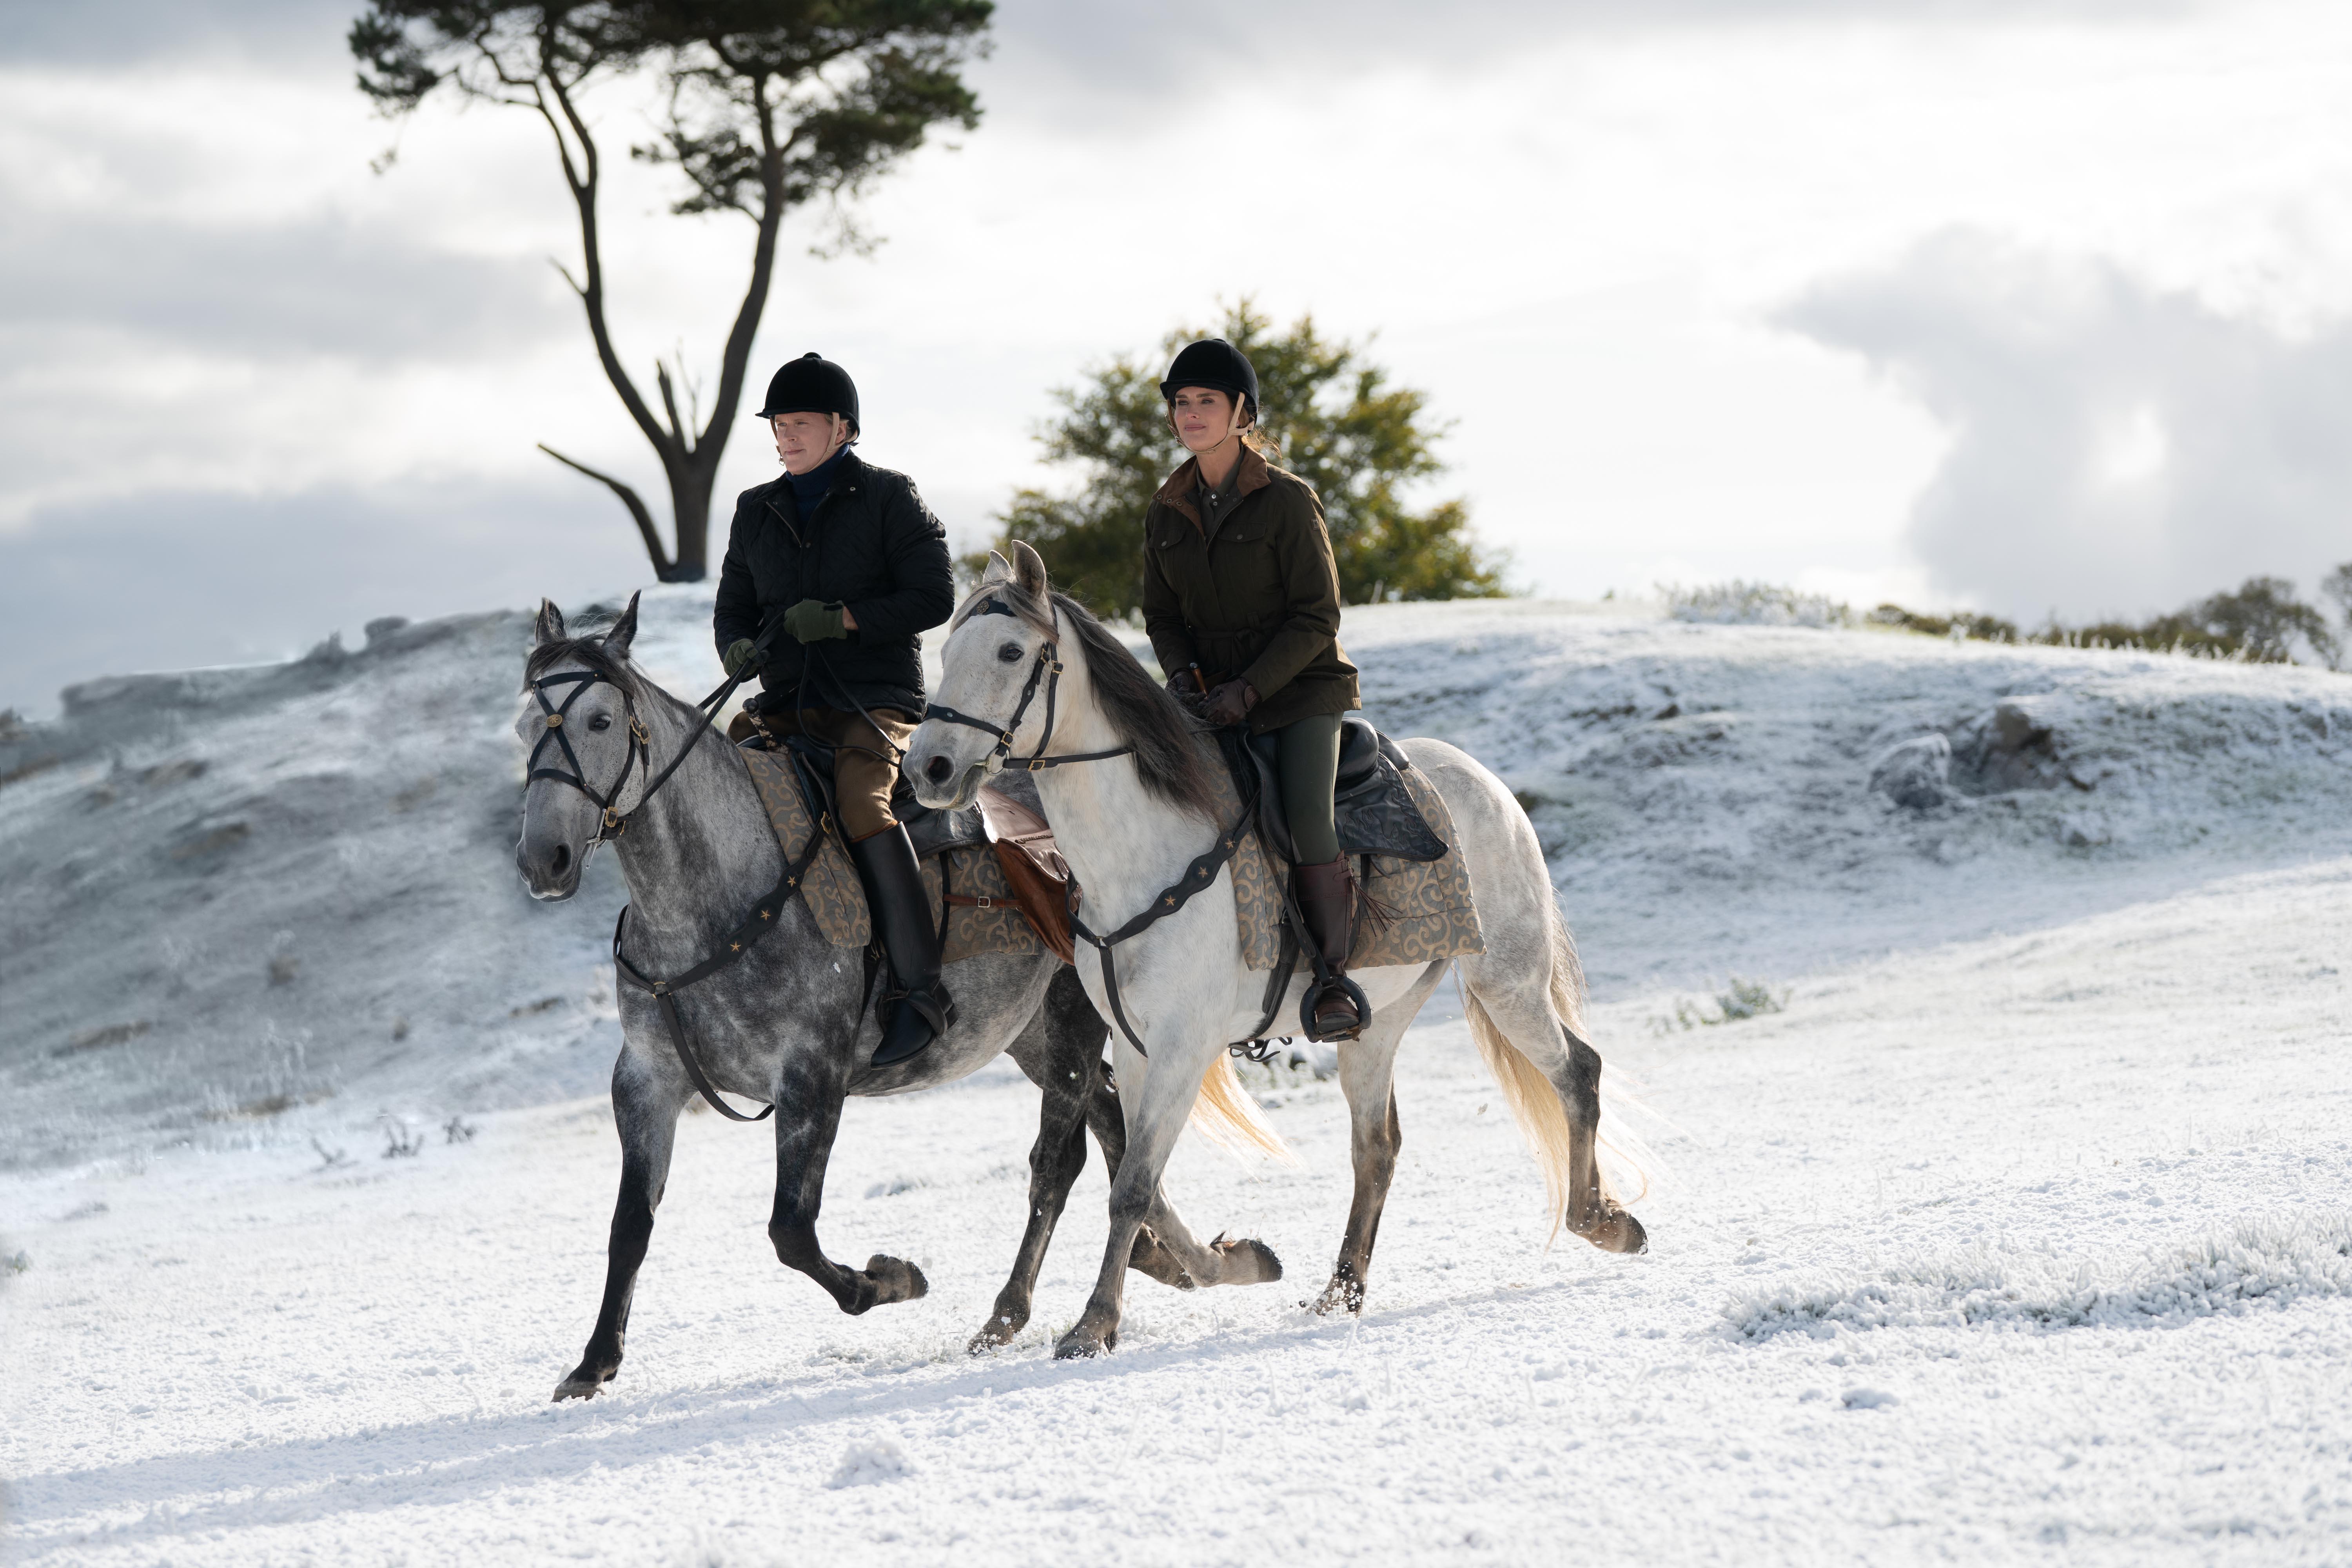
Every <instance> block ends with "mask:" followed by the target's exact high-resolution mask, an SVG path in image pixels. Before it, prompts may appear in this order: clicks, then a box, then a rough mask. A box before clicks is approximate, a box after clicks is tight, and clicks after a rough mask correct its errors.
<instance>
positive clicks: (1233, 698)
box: [1202, 680, 1257, 724]
mask: <svg viewBox="0 0 2352 1568" xmlns="http://www.w3.org/2000/svg"><path fill="white" fill-rule="evenodd" d="M1256 706H1257V692H1256V691H1255V689H1253V688H1252V687H1251V685H1250V683H1249V682H1248V681H1246V680H1228V681H1226V682H1225V683H1224V684H1223V686H1220V687H1218V688H1217V689H1215V690H1214V691H1212V692H1210V693H1209V701H1208V706H1207V708H1206V709H1205V710H1203V713H1202V716H1203V717H1205V718H1206V719H1207V720H1208V721H1209V722H1210V723H1212V724H1238V723H1240V722H1241V721H1243V720H1244V719H1246V718H1248V717H1249V710H1251V709H1253V708H1255V707H1256Z"/></svg>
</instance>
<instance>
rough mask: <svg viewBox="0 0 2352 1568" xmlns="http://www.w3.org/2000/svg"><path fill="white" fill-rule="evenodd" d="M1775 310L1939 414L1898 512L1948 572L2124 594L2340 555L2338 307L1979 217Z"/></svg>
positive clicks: (2341, 365)
mask: <svg viewBox="0 0 2352 1568" xmlns="http://www.w3.org/2000/svg"><path fill="white" fill-rule="evenodd" d="M1785 319H1786V320H1787V321H1788V322H1789V324H1790V325H1791V326H1793V327H1795V328H1797V329H1798V330H1800V331H1804V332H1807V333H1809V334H1811V336H1812V337H1814V338H1815V339H1817V340H1819V341H1820V342H1823V343H1826V344H1832V345H1835V346H1838V347H1842V348H1845V349H1850V350H1852V351H1853V352H1854V353H1859V354H1862V355H1864V356H1865V357H1866V358H1867V359H1868V360H1869V362H1870V363H1872V364H1873V365H1874V366H1875V367H1877V368H1878V369H1879V370H1880V371H1881V372H1882V373H1884V374H1886V375H1887V376H1888V377H1890V378H1891V379H1892V380H1893V381H1894V382H1895V384H1897V385H1898V386H1900V387H1902V388H1903V389H1904V390H1905V391H1906V393H1907V394H1908V395H1911V396H1914V397H1916V398H1917V399H1918V400H1919V401H1920V403H1921V404H1923V405H1925V406H1926V407H1927V408H1928V409H1929V410H1931V411H1932V412H1933V413H1934V415H1935V416H1936V417H1937V419H1938V420H1939V421H1940V422H1941V423H1942V424H1943V425H1944V426H1946V427H1947V428H1948V430H1949V431H1950V433H1951V438H1952V440H1951V447H1950V450H1949V452H1948V455H1947V456H1946V457H1945V458H1944V460H1943V462H1942V465H1941V466H1940V467H1939V468H1937V472H1936V475H1935V477H1934V479H1933V480H1932V482H1931V483H1930V484H1929V485H1928V486H1927V489H1926V490H1925V492H1924V493H1923V494H1922V495H1921V496H1920V498H1919V500H1918V502H1917V504H1916V508H1915V509H1914V510H1913V513H1912V517H1911V521H1910V525H1909V527H1910V542H1911V543H1912V545H1913V547H1914V548H1915V549H1916V552H1918V554H1919V556H1920V558H1921V559H1922V560H1923V561H1924V563H1926V565H1927V571H1928V573H1929V578H1930V582H1931V584H1932V585H1933V586H1934V587H1935V588H1936V589H1937V590H1940V591H1941V592H1942V593H1944V594H1947V595H1954V596H1957V597H1959V598H1963V599H1966V600H1968V601H1969V602H1970V603H1973V604H1975V605H1980V606H1983V607H1987V608H1990V609H1995V610H1999V611H2001V612H2003V613H2006V614H2009V615H2012V616H2030V617H2039V616H2042V615H2043V614H2044V613H2046V612H2049V611H2051V610H2053V609H2054V610H2056V611H2057V612H2059V613H2060V614H2061V615H2062V616H2066V617H2068V618H2088V617H2091V616H2099V615H2105V614H2122V615H2128V616H2141V615H2145V614H2147V613H2148V612H2151V611H2156V610H2161V609H2170V608H2173V607H2176V606H2178V605H2181V604H2184V603H2186V602H2188V601H2189V600H2190V599H2192V598H2196V597H2200V596H2201V595H2205V594H2208V593H2210V592H2213V591H2214V590H2216V589H2220V588H2224V587H2232V586H2235V585H2236V584H2238V583H2239V582H2240V581H2241V580H2242V579H2244V578H2246V577H2249V576H2252V575H2255V574H2272V575H2278V576H2284V577H2289V578H2293V579H2295V580H2296V581H2298V582H2299V583H2300V584H2302V585H2303V587H2304V589H2305V591H2306V592H2308V591H2310V590H2311V589H2312V587H2313V586H2314V585H2315V583H2316V581H2317V579H2318V577H2319V576H2320V575H2321V574H2323V573H2324V572H2325V571H2326V570H2327V569H2328V568H2330V567H2332V566H2334V565H2335V564H2336V563H2338V562H2340V561H2343V560H2346V559H2347V558H2352V526H2347V522H2352V440H2347V439H2346V438H2345V434H2344V433H2345V431H2346V430H2347V428H2352V327H2347V326H2345V325H2340V324H2339V325H2336V326H2333V327H2329V328H2326V329H2325V330H2320V331H2309V332H2304V333H2292V332H2288V331H2282V330H2281V329H2279V328H2278V327H2275V326H2273V325H2271V324H2269V323H2266V322H2263V321H2249V320H2246V319H2243V318H2242V317H2237V316H2232V315H2229V314H2225V313H2223V312H2221V311H2220V310H2216V309H2215V308H2214V307H2213V306H2211V305H2210V304H2208V303H2207V302H2205V301H2204V300H2200V299H2198V298H2196V297H2195V296H2193V295H2190V294H2188V293H2185V292H2180V291H2178V290H2171V289H2159V288H2155V287H2152V286H2150V285H2149V284H2148V283H2147V282H2146V281H2145V280H2144V279H2140V278H2138V277H2137V276H2135V275H2134V274H2133V273H2131V272H2130V271H2128V270H2126V269H2125V268H2120V267H2117V266H2115V265H2113V264H2110V263H2105V262H2100V261H2091V260H2084V259H2079V258H2067V257H2062V256H2055V255H2052V254H2050V253H2048V252H2044V251H2041V250H2036V249H2030V248H2025V247H2018V246H2015V245H2011V244H2006V243H2003V242H2002V241H2000V240H1999V239H1996V238H1994V237H1990V236H1988V235H1985V234H1983V233H1980V232H1977V231H1973V230H1958V231H1954V232H1950V233H1947V234H1943V235H1940V236H1937V237H1934V238H1931V239H1929V240H1927V241H1926V242H1924V243H1922V244H1921V245H1919V246H1918V247H1916V248H1915V249H1913V250H1912V251H1910V252H1909V253H1908V254H1907V255H1906V256H1905V257H1904V258H1902V259H1900V260H1899V261H1897V262H1896V263H1895V264H1894V265H1893V266H1891V267H1888V268H1884V269H1883V270H1880V271H1877V272H1874V273H1870V274H1865V275H1863V276H1859V277H1854V278H1850V279H1844V280H1842V281H1839V282H1835V283H1831V284H1825V285H1823V286H1822V287H1820V288H1818V289H1814V290H1812V291H1811V293H1810V294H1808V295H1807V296H1806V297H1805V298H1804V299H1802V300H1800V301H1799V302H1798V303H1796V304H1795V305H1793V306H1791V307H1790V310H1788V312H1787V314H1786V318H1785Z"/></svg>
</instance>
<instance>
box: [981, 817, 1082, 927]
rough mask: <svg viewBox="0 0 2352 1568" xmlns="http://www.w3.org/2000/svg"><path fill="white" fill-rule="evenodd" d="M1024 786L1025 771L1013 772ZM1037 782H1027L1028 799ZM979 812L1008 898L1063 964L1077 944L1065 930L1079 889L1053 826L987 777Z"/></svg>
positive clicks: (1078, 894) (1078, 895)
mask: <svg viewBox="0 0 2352 1568" xmlns="http://www.w3.org/2000/svg"><path fill="white" fill-rule="evenodd" d="M1017 776H1019V777H1020V778H1021V780H1022V782H1023V783H1024V784H1029V782H1030V781H1029V779H1028V775H1026V774H1025V773H1024V774H1020V775H1017ZM1035 789H1036V786H1035V785H1034V784H1030V791H1029V793H1030V795H1031V797H1032V799H1034V796H1035ZM979 804H980V816H981V821H982V823H983V824H984V825H985V826H986V827H987V830H988V837H989V840H990V842H992V844H994V845H995V846H996V863H997V865H998V866H999V867H1000V868H1003V872H1004V879H1005V880H1006V881H1007V882H1009V883H1011V884H1012V885H1013V898H1014V900H1016V901H1018V902H1019V904H1020V906H1021V913H1022V914H1023V916H1024V918H1026V919H1027V921H1029V925H1030V928H1031V929H1032V930H1034V931H1036V933H1037V938H1038V940H1039V941H1040V942H1044V943H1045V945H1046V946H1047V947H1048V948H1050V949H1051V950H1053V952H1054V954H1055V957H1057V958H1059V959H1060V960H1061V961H1062V962H1063V963H1070V962H1072V960H1073V959H1074V958H1075V956H1076V951H1077V948H1076V941H1075V939H1074V938H1073V937H1072V936H1071V934H1070V916H1071V914H1072V913H1073V912H1074V911H1075V910H1076V909H1077V907H1078V903H1079V900H1080V898H1081V896H1082V895H1081V893H1080V890H1079V889H1078V887H1077V885H1076V882H1074V881H1073V880H1072V879H1071V877H1070V863H1069V862H1068V861H1066V860H1065V859H1063V858H1062V851H1061V850H1060V848H1059V847H1056V846H1055V843H1054V829H1053V827H1052V826H1051V825H1050V824H1048V823H1047V822H1046V820H1045V817H1044V816H1043V815H1041V814H1040V813H1039V812H1038V811H1037V810H1035V809H1034V807H1032V806H1030V805H1024V804H1023V803H1022V802H1021V801H1019V800H1016V799H1014V798H1013V794H1012V793H1011V792H1009V791H1005V790H1001V789H999V788H998V787H997V785H996V782H995V781H993V780H992V781H991V782H989V783H988V784H984V785H982V788H981V791H980V802H979Z"/></svg>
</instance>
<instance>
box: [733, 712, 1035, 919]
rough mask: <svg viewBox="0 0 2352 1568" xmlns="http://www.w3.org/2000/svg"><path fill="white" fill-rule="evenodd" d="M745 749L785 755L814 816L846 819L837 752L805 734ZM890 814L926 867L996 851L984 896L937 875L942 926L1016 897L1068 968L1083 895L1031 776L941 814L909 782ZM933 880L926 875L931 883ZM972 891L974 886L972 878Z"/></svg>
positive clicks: (1002, 782) (895, 793)
mask: <svg viewBox="0 0 2352 1568" xmlns="http://www.w3.org/2000/svg"><path fill="white" fill-rule="evenodd" d="M740 746H741V748H742V749H743V750H745V751H780V752H784V753H785V754H786V755H787V757H788V758H789V759H790V760H791V761H792V762H793V763H794V764H795V765H794V767H793V772H794V773H796V774H797V775H798V777H799V779H800V781H801V783H802V785H803V788H804V789H805V790H806V791H808V792H809V793H810V794H812V795H814V801H813V802H812V805H813V807H814V815H815V816H817V817H818V818H819V819H823V818H825V817H830V818H831V819H832V820H833V821H834V822H835V823H838V822H839V821H840V820H841V819H840V817H839V816H836V815H835V809H834V779H833V756H834V748H833V747H831V746H829V745H827V744H825V743H824V742H822V741H818V740H815V739H813V738H811V737H809V736H805V735H790V736H786V737H784V739H783V741H782V743H781V744H777V745H771V744H770V743H769V742H768V741H767V740H766V739H765V738H764V737H763V736H760V735H753V736H751V738H750V739H748V740H745V741H743V742H740ZM890 814H891V815H892V816H896V817H897V818H898V822H899V825H900V826H903V827H905V828H906V830H907V837H908V840H909V841H910V842H912V843H913V845H914V847H915V858H917V859H918V860H919V861H925V862H936V863H940V864H941V865H942V866H943V865H944V864H945V863H946V862H947V861H949V860H950V859H961V858H962V857H961V856H960V855H959V854H958V852H959V851H966V850H971V849H975V848H977V847H980V846H982V845H986V846H989V847H992V849H993V850H994V854H995V862H996V868H997V870H999V871H1000V872H1001V873H1002V885H999V884H998V883H996V882H994V881H990V882H988V883H986V884H985V890H983V891H982V892H979V893H977V894H973V893H960V892H957V891H955V890H954V885H953V882H952V880H951V879H950V878H948V877H947V876H946V875H944V874H943V873H942V874H939V875H938V876H937V882H938V885H939V887H940V904H941V905H942V908H941V910H940V924H941V926H942V927H943V928H944V927H946V925H947V924H948V916H949V910H950V909H976V910H995V909H1000V908H1002V907H1003V904H1004V902H1005V901H1006V897H1005V895H1006V894H1008V893H1009V894H1010V897H1011V901H1012V903H1013V907H1014V908H1015V909H1017V910H1019V911H1020V913H1021V916H1022V919H1023V920H1024V921H1026V922H1027V924H1028V926H1029V929H1030V930H1031V931H1033V932H1034V933H1035V936H1036V938H1037V940H1038V941H1039V942H1044V943H1045V947H1046V949H1047V950H1048V951H1050V952H1053V953H1054V954H1055V956H1056V957H1058V958H1060V959H1061V960H1062V962H1063V963H1069V962H1070V961H1071V957H1072V954H1073V951H1074V948H1073V943H1072V941H1071V936H1070V915H1071V912H1072V911H1073V910H1076V908H1077V907H1078V901H1079V894H1078V891H1077V889H1076V887H1075V886H1073V885H1072V883H1071V879H1070V867H1069V863H1068V862H1067V861H1066V860H1064V859H1063V858H1062V855H1061V851H1060V850H1059V849H1058V848H1056V847H1055V843H1054V830H1053V829H1052V828H1051V827H1049V826H1046V824H1045V806H1044V805H1043V803H1041V802H1040V801H1039V800H1038V798H1037V784H1036V781H1035V780H1034V779H1032V778H1031V777H1030V776H1029V775H1028V774H1027V773H1000V774H998V775H997V776H996V777H994V778H992V779H991V780H989V781H988V783H987V784H984V785H982V788H981V791H980V796H979V799H978V801H977V802H976V803H975V804H973V805H969V806H965V807H962V808H961V809H954V810H941V809H937V808H934V807H931V806H928V805H923V804H922V803H921V802H919V801H918V800H917V799H916V798H915V795H914V791H913V790H911V789H910V788H908V784H907V781H906V780H905V779H903V778H902V779H900V780H899V781H898V784H897V786H896V787H895V788H894V789H893V790H892V792H891V796H890ZM931 879H932V878H931V877H929V876H927V878H926V880H927V881H929V880H931ZM966 885H970V879H969V878H968V877H967V878H966ZM994 950H995V951H1002V948H1001V947H999V948H996V949H994ZM1033 951H1034V950H1033Z"/></svg>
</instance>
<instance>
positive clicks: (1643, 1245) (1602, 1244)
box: [1579, 1209, 1650, 1255]
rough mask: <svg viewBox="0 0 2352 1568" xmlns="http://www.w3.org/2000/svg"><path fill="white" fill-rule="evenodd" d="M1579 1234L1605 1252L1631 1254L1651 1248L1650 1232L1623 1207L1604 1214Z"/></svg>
mask: <svg viewBox="0 0 2352 1568" xmlns="http://www.w3.org/2000/svg"><path fill="white" fill-rule="evenodd" d="M1579 1234H1580V1235H1581V1236H1582V1237H1584V1239H1585V1240H1587V1241H1589V1242H1591V1244H1592V1245H1593V1246H1595V1247H1599V1248H1600V1249H1601V1251H1603V1252H1617V1253H1624V1254H1628V1255H1630V1254H1633V1253H1637V1252H1647V1251H1649V1250H1650V1233H1649V1232H1648V1231H1646V1230H1643V1228H1642V1222H1641V1221H1640V1220H1638V1219H1635V1218H1634V1217H1633V1215H1630V1214H1628V1213H1626V1212H1625V1211H1624V1210H1623V1209H1615V1210H1612V1211H1611V1212H1610V1213H1607V1214H1604V1215H1601V1217H1600V1218H1599V1219H1597V1220H1595V1221H1594V1222H1593V1223H1592V1224H1591V1226H1588V1227H1586V1228H1585V1229H1584V1230H1582V1231H1580V1232H1579Z"/></svg>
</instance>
